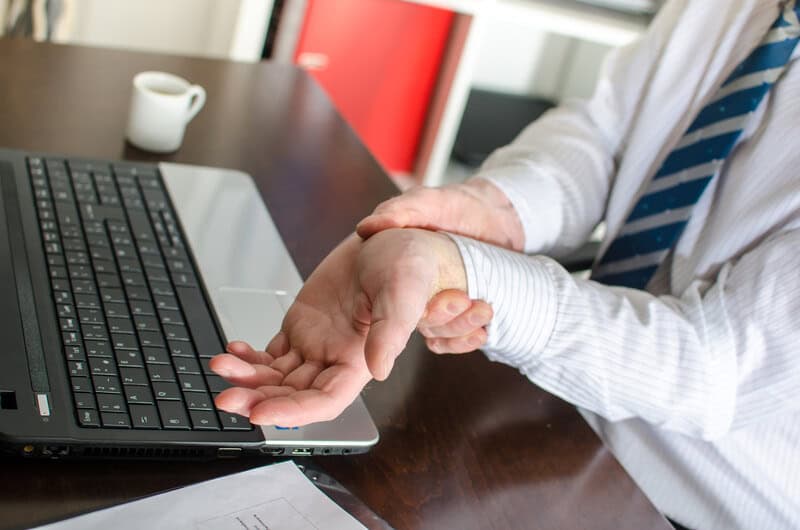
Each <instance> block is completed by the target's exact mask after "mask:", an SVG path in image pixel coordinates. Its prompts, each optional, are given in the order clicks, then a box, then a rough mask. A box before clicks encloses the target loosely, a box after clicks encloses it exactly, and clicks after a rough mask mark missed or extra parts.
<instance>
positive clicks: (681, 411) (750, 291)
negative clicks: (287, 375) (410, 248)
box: [451, 229, 800, 439]
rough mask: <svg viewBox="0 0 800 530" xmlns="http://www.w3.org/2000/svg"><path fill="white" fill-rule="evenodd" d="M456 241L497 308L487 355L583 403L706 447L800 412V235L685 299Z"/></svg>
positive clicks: (748, 257)
mask: <svg viewBox="0 0 800 530" xmlns="http://www.w3.org/2000/svg"><path fill="white" fill-rule="evenodd" d="M451 237H452V238H453V239H454V240H455V242H456V244H457V245H458V247H459V250H460V251H461V254H462V257H463V260H464V264H465V267H466V273H467V282H468V286H469V295H470V297H471V298H473V299H481V300H485V301H487V302H488V303H490V304H491V305H492V307H493V309H494V312H495V316H494V319H493V321H492V323H491V324H490V326H489V329H488V331H489V333H488V335H489V341H488V344H487V346H486V348H485V351H486V354H487V355H488V356H489V358H490V359H492V360H495V361H500V362H503V363H506V364H509V365H512V366H514V367H516V368H518V369H519V370H520V371H521V372H522V373H523V374H525V375H526V376H527V377H528V378H529V379H530V380H531V381H532V382H534V383H535V384H537V385H539V386H541V387H542V388H544V389H546V390H548V391H550V392H552V393H553V394H556V395H558V396H560V397H562V398H563V399H565V400H567V401H569V402H571V403H573V404H575V405H578V406H581V407H584V408H586V409H589V410H591V411H593V412H595V413H597V414H599V415H601V416H603V417H605V418H607V419H609V420H611V421H616V420H623V419H627V418H632V417H639V418H642V419H644V420H645V421H647V422H649V423H651V424H654V425H657V426H659V427H662V428H664V429H670V430H673V431H677V432H681V433H684V434H686V435H690V436H694V437H698V438H704V439H715V438H718V437H721V436H723V435H724V434H726V433H727V432H728V431H730V430H733V429H737V428H739V427H741V426H745V425H748V424H752V423H754V422H757V421H760V420H761V419H763V418H764V417H767V416H770V415H777V414H785V413H787V412H790V411H791V412H796V411H798V410H800V362H798V361H797V359H798V357H797V344H800V325H798V324H797V315H798V314H800V274H797V269H798V265H800V260H799V259H798V257H797V251H796V250H797V249H798V248H800V229H798V230H793V231H787V232H784V233H782V234H778V235H775V236H772V237H771V238H770V239H768V240H767V241H765V242H763V243H762V244H761V245H760V246H758V247H756V248H755V249H754V250H751V251H750V252H748V253H747V254H745V255H743V256H742V257H740V258H739V259H737V260H735V261H731V262H729V263H726V264H724V265H723V266H722V267H721V269H720V271H719V273H718V274H717V276H716V278H715V280H713V281H697V282H695V283H694V284H692V285H691V286H690V287H689V288H688V289H687V290H686V291H685V292H684V293H683V294H682V295H681V296H679V297H676V296H654V295H652V294H650V293H647V292H645V291H640V290H635V289H628V288H623V287H609V286H606V285H602V284H599V283H597V282H593V281H590V280H582V279H578V278H575V277H573V276H572V275H570V274H569V273H568V272H566V271H565V270H564V269H563V268H562V267H561V266H560V265H558V264H557V263H556V262H555V261H553V260H551V259H550V258H547V257H542V256H525V255H522V254H518V253H514V252H511V251H508V250H505V249H500V248H497V247H493V246H490V245H487V244H485V243H480V242H476V241H474V240H470V239H467V238H463V237H460V236H451Z"/></svg>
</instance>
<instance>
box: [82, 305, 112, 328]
mask: <svg viewBox="0 0 800 530" xmlns="http://www.w3.org/2000/svg"><path fill="white" fill-rule="evenodd" d="M78 319H79V320H80V322H81V324H97V325H101V324H104V323H105V321H106V319H105V316H104V315H103V311H101V310H100V309H85V308H82V309H79V310H78Z"/></svg>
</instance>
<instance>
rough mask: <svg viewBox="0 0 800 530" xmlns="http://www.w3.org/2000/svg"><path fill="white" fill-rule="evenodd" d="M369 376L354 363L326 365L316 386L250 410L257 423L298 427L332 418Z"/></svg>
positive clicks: (268, 401)
mask: <svg viewBox="0 0 800 530" xmlns="http://www.w3.org/2000/svg"><path fill="white" fill-rule="evenodd" d="M368 380H369V379H368V377H364V376H363V375H362V374H360V373H358V372H357V371H355V370H354V369H352V368H350V367H345V366H341V365H337V366H332V367H330V368H326V369H325V370H323V371H322V372H321V373H320V375H319V376H318V378H317V380H315V382H314V383H313V385H312V388H309V389H306V390H300V391H294V392H291V393H289V394H287V395H285V396H278V397H273V398H270V399H265V400H263V401H261V402H260V403H258V404H256V405H255V406H254V407H253V408H252V410H251V411H250V421H251V422H252V423H255V424H257V425H281V426H285V427H295V426H300V425H307V424H309V423H314V422H318V421H328V420H332V419H333V418H335V417H337V416H338V415H339V414H341V412H342V411H343V410H344V409H345V408H346V407H347V406H348V405H350V403H352V402H353V400H355V399H356V397H357V396H358V393H359V392H360V391H361V389H362V388H364V385H366V384H367V381H368ZM220 395H221V394H220Z"/></svg>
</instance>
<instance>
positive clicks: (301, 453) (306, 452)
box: [292, 447, 314, 456]
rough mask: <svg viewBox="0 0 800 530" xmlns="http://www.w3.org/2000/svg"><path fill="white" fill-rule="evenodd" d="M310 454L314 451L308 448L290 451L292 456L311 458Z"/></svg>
mask: <svg viewBox="0 0 800 530" xmlns="http://www.w3.org/2000/svg"><path fill="white" fill-rule="evenodd" d="M312 454H314V450H313V449H311V448H310V447H305V448H302V449H301V448H298V449H292V456H311V455H312Z"/></svg>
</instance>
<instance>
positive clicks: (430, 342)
mask: <svg viewBox="0 0 800 530" xmlns="http://www.w3.org/2000/svg"><path fill="white" fill-rule="evenodd" d="M486 340H487V335H486V330H485V329H482V328H481V329H477V330H475V331H473V332H472V333H470V334H469V335H467V336H464V337H456V338H451V339H427V340H426V341H425V343H426V345H427V346H428V349H430V350H431V351H432V352H433V353H467V352H471V351H474V350H477V349H478V348H480V347H481V346H483V345H484V344H486Z"/></svg>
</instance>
